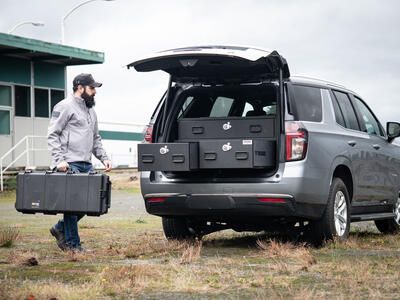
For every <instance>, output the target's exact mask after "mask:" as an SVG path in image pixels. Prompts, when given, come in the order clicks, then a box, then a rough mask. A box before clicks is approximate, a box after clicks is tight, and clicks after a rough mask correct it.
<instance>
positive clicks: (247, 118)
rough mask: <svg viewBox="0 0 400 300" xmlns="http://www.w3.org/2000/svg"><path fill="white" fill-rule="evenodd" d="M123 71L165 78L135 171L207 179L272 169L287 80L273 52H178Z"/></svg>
mask: <svg viewBox="0 0 400 300" xmlns="http://www.w3.org/2000/svg"><path fill="white" fill-rule="evenodd" d="M128 67H134V68H135V69H136V70H137V71H139V72H148V71H155V70H164V71H165V72H167V73H169V74H170V82H169V86H168V90H167V93H166V95H165V97H164V100H163V103H162V107H161V109H160V113H159V114H158V116H157V118H156V121H155V124H154V128H153V140H152V142H153V143H151V144H140V145H139V146H138V167H139V170H140V171H163V172H164V174H166V175H167V177H170V178H171V177H173V178H181V179H190V180H193V179H196V178H197V179H201V180H205V179H206V180H215V179H218V178H231V179H232V178H242V179H243V178H244V177H249V176H250V177H254V176H257V175H260V174H271V173H273V172H274V171H275V170H276V168H277V165H278V161H279V151H278V149H279V144H280V140H281V139H280V135H281V134H282V133H283V130H284V126H283V123H282V122H283V117H282V116H283V115H284V112H283V107H284V106H283V105H281V103H283V102H282V95H283V79H286V78H288V77H289V76H290V74H289V69H288V65H287V63H286V60H285V59H284V58H283V57H282V56H280V55H279V54H278V53H277V52H276V51H272V52H269V51H265V50H260V49H253V48H246V47H223V46H207V47H191V48H180V49H174V50H169V51H164V52H160V53H158V54H157V55H155V56H152V57H149V58H146V59H142V60H139V61H136V62H133V63H131V64H130V65H128Z"/></svg>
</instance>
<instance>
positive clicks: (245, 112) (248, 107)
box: [242, 102, 254, 117]
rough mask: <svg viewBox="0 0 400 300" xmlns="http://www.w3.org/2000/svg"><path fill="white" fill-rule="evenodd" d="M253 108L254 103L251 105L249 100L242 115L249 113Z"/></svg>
mask: <svg viewBox="0 0 400 300" xmlns="http://www.w3.org/2000/svg"><path fill="white" fill-rule="evenodd" d="M252 110H254V107H253V105H251V104H250V103H249V102H246V104H245V105H244V109H243V113H242V117H245V116H246V115H247V113H248V112H249V111H252Z"/></svg>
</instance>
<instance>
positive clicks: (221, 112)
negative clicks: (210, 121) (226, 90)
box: [210, 97, 233, 118]
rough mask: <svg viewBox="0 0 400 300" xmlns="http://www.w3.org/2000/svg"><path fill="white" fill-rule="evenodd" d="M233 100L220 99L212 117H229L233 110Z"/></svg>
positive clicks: (216, 103) (212, 112)
mask: <svg viewBox="0 0 400 300" xmlns="http://www.w3.org/2000/svg"><path fill="white" fill-rule="evenodd" d="M232 103H233V99H231V98H226V97H218V98H217V99H216V100H215V102H214V105H213V107H212V110H211V113H210V117H211V118H218V117H227V116H229V111H230V110H231V107H232Z"/></svg>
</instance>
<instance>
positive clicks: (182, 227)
mask: <svg viewBox="0 0 400 300" xmlns="http://www.w3.org/2000/svg"><path fill="white" fill-rule="evenodd" d="M162 225H163V229H164V234H165V237H166V238H167V239H169V240H188V239H194V238H195V236H194V233H191V232H190V231H189V228H188V226H187V222H186V219H185V218H170V217H163V218H162Z"/></svg>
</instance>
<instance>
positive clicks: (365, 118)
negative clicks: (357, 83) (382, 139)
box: [354, 97, 384, 136]
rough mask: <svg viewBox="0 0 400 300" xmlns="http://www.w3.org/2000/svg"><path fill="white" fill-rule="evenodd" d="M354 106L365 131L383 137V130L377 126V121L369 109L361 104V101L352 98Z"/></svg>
mask: <svg viewBox="0 0 400 300" xmlns="http://www.w3.org/2000/svg"><path fill="white" fill-rule="evenodd" d="M354 99H355V101H354V103H355V106H356V108H357V109H358V111H359V112H360V115H361V118H362V120H361V122H363V123H364V125H365V131H366V132H368V133H369V134H375V135H380V136H384V133H383V130H382V128H381V126H380V125H379V121H378V120H377V119H376V118H375V117H374V115H373V114H372V112H371V111H370V110H369V108H368V107H367V106H366V105H365V104H364V102H362V100H361V99H359V98H357V97H354Z"/></svg>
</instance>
